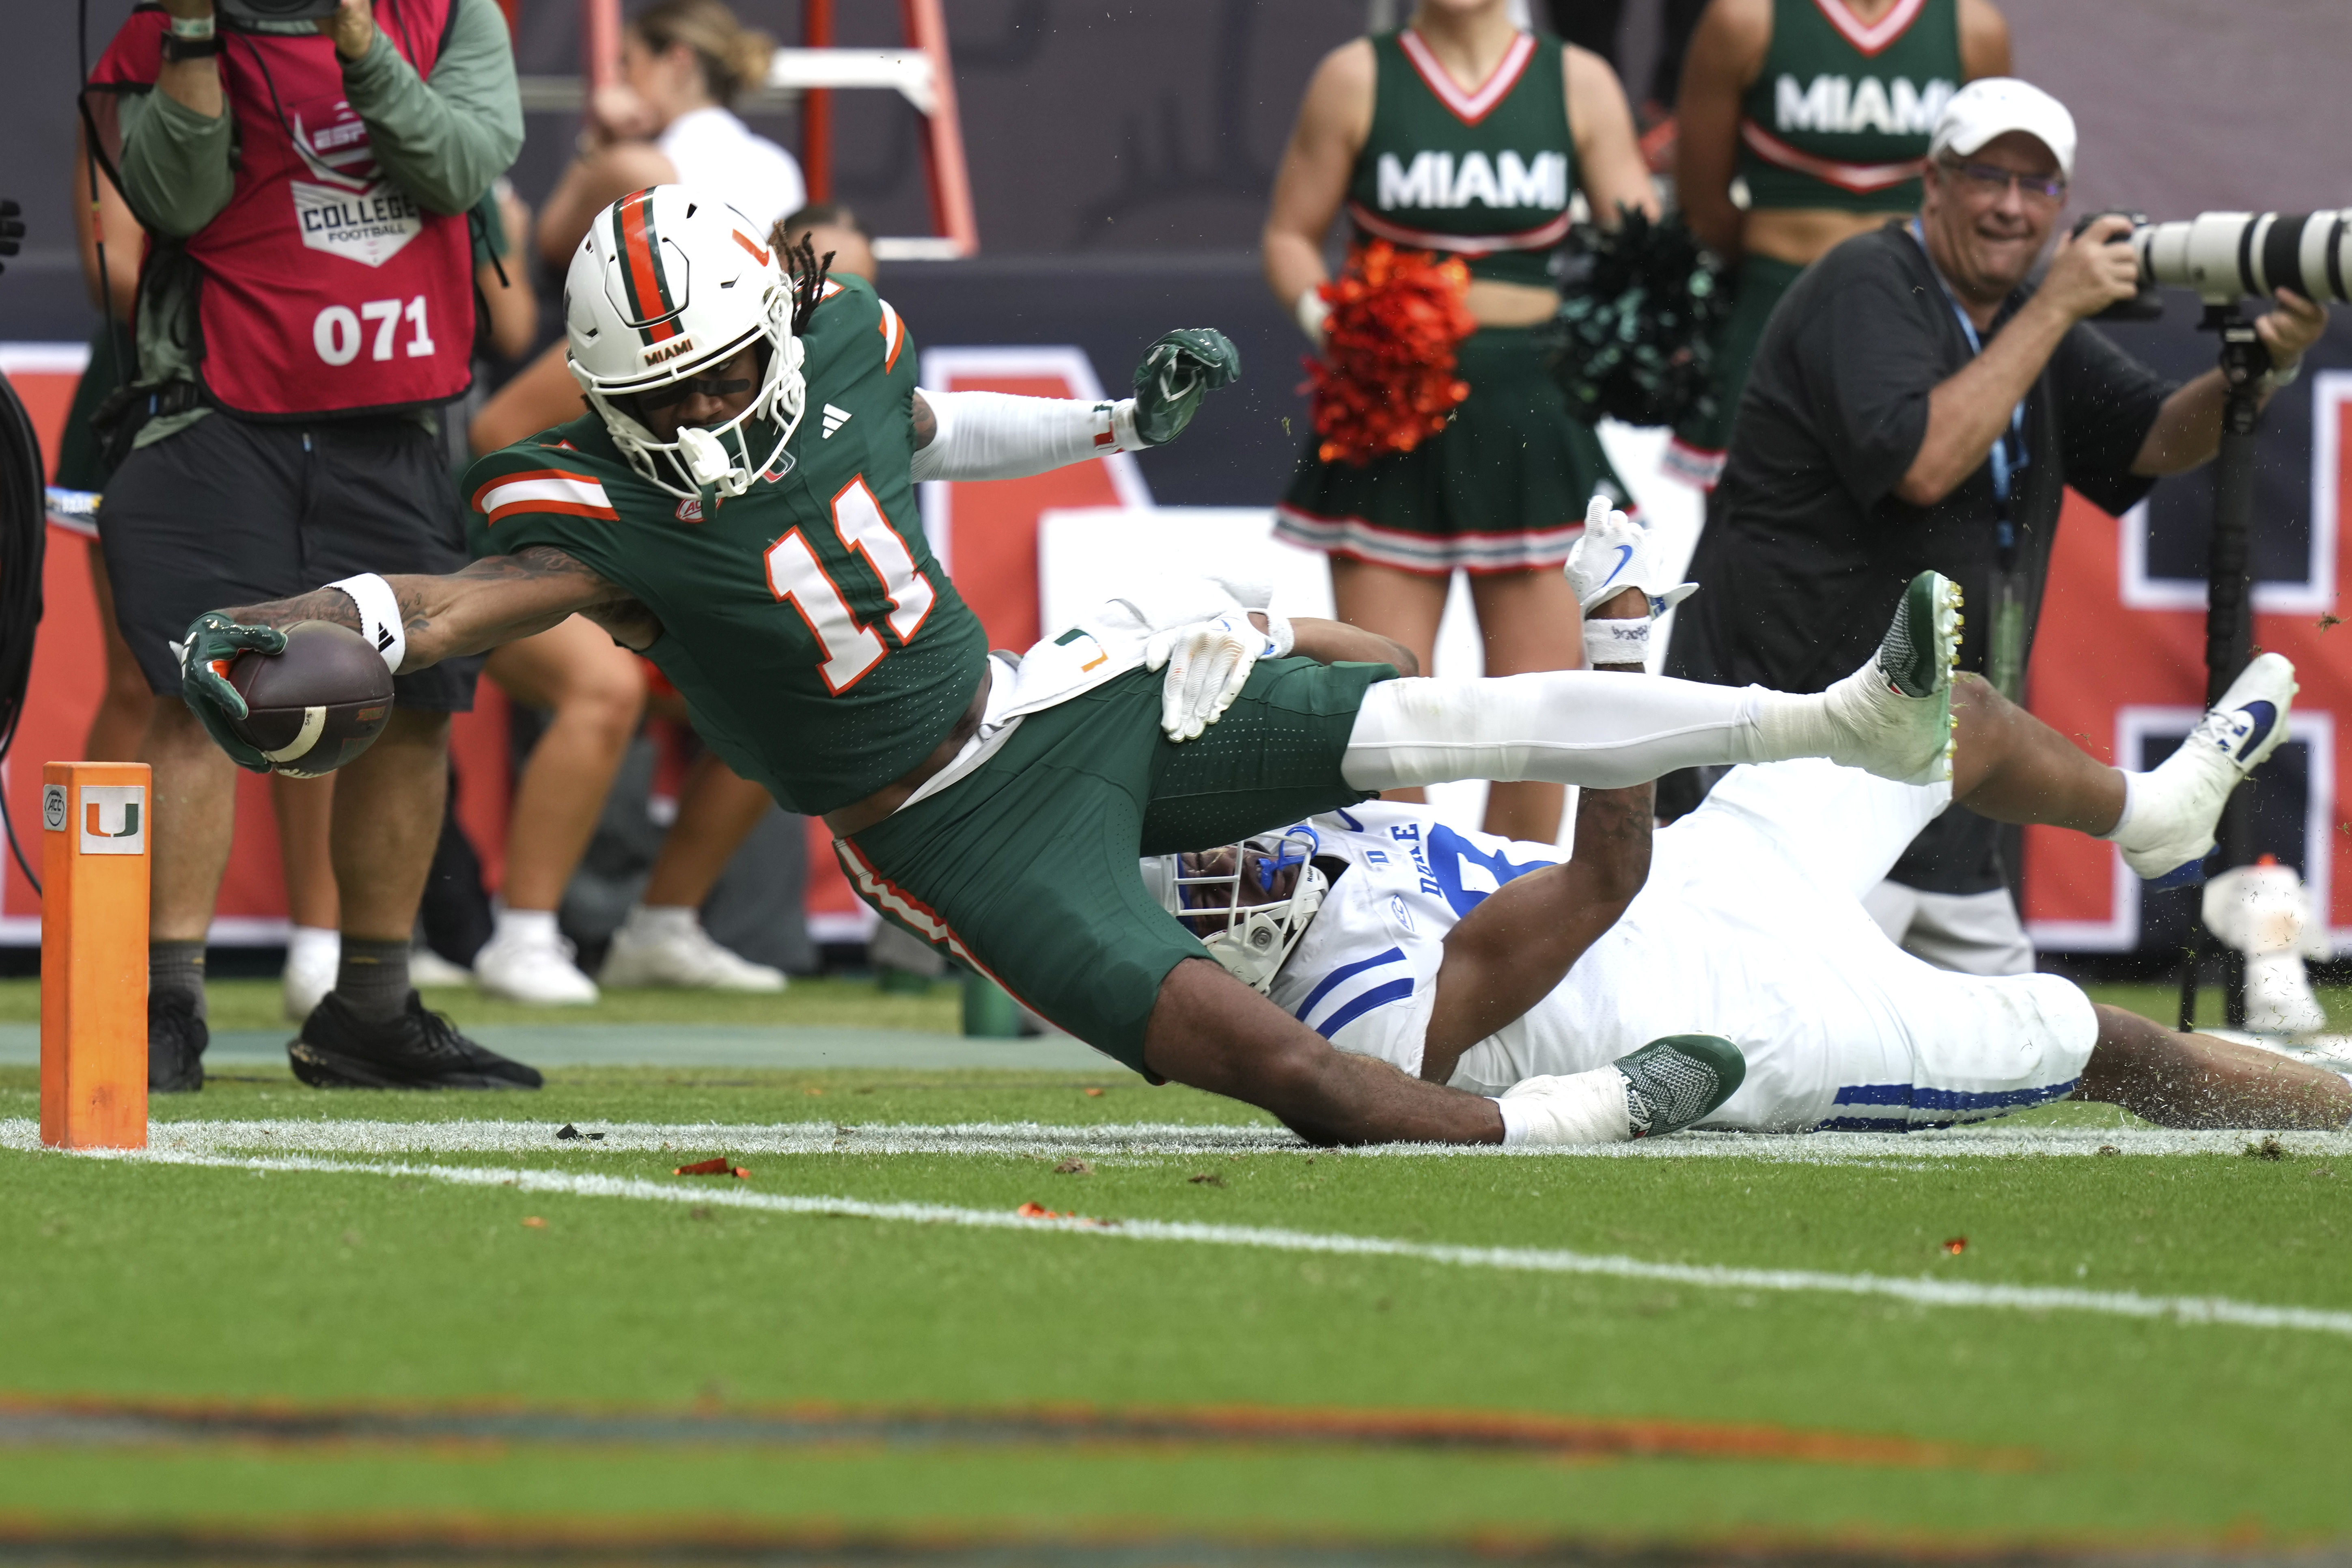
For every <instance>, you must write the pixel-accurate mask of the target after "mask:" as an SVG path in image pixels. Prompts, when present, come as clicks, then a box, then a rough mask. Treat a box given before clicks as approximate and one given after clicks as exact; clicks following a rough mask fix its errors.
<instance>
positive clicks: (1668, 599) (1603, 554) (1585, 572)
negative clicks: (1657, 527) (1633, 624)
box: [1568, 496, 1698, 620]
mask: <svg viewBox="0 0 2352 1568" xmlns="http://www.w3.org/2000/svg"><path fill="white" fill-rule="evenodd" d="M1656 550H1657V544H1656V540H1655V537H1654V535H1653V534H1652V533H1651V531H1650V530H1649V529H1648V527H1647V526H1645V525H1644V524H1642V523H1638V522H1635V521H1633V519H1632V518H1630V517H1627V516H1626V515H1625V514H1624V513H1623V512H1622V511H1619V510H1616V509H1614V508H1613V507H1612V506H1611V505H1610V504H1609V498H1608V497H1607V496H1594V497H1593V498H1592V504H1591V506H1589V507H1587V508H1585V511H1584V537H1583V538H1581V539H1580V540H1578V541H1577V542H1576V545H1575V548H1573V549H1571V550H1570V552H1568V581H1569V585H1570V587H1572V588H1574V589H1575V590H1576V603H1577V605H1578V607H1580V609H1582V610H1583V611H1584V613H1585V614H1586V615H1588V616H1589V615H1591V613H1592V610H1593V606H1595V605H1599V604H1600V603H1601V602H1602V601H1603V600H1605V599H1609V598H1612V597H1613V596H1615V595H1618V594H1621V593H1622V592H1624V591H1625V590H1626V589H1628V588H1639V589H1640V590H1641V591H1642V595H1643V597H1644V598H1646V599H1648V600H1649V601H1650V618H1651V619H1652V620H1656V619H1657V618H1658V617H1659V616H1663V615H1664V614H1665V613H1666V612H1667V611H1668V610H1670V609H1672V608H1674V607H1675V605H1679V604H1681V603H1682V602H1683V601H1684V600H1685V599H1687V598H1689V597H1690V596H1691V595H1693V594H1696V593H1697V592H1698V584H1696V583H1678V584H1669V583H1668V582H1667V581H1666V578H1667V574H1666V573H1665V572H1664V570H1663V569H1662V567H1661V566H1660V564H1659V563H1658V561H1657V559H1656Z"/></svg>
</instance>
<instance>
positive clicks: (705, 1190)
mask: <svg viewBox="0 0 2352 1568" xmlns="http://www.w3.org/2000/svg"><path fill="white" fill-rule="evenodd" d="M68 1157H69V1158H81V1159H100V1160H115V1161H120V1162H121V1163H126V1164H152V1165H193V1166H205V1167H215V1168H221V1169H227V1170H247V1171H265V1172H266V1171H284V1172H289V1173H319V1174H347V1175H376V1176H404V1177H409V1178H412V1179H416V1180H422V1181H429V1182H440V1183H444V1184H448V1185H451V1186H464V1187H512V1188H515V1189H517V1190H518V1191H520V1192H525V1193H545V1194H561V1195H563V1196H569V1197H593V1198H630V1199H635V1200H638V1201H641V1202H650V1203H668V1204H689V1205H702V1206H705V1207H712V1208H740V1209H751V1210H758V1211H761V1212H764V1213H770V1214H791V1215H825V1216H829V1217H835V1218H848V1219H870V1220H879V1221H883V1222H887V1223H898V1224H915V1225H945V1226H961V1227H965V1228H969V1229H974V1230H1025V1231H1042V1232H1049V1233H1054V1234H1057V1235H1062V1236H1071V1237H1088V1238H1095V1239H1102V1240H1113V1241H1157V1242H1187V1243H1191V1244H1193V1245H1195V1246H1209V1247H1250V1248H1254V1249H1258V1250H1264V1251H1271V1252H1294V1253H1318V1254H1323V1255H1326V1256H1338V1257H1349V1258H1404V1259H1407V1260H1410V1261H1413V1262H1421V1263H1437V1264H1444V1265H1447V1266H1450V1267H1454V1268H1493V1269H1501V1270H1506V1271H1510V1272H1516V1273H1534V1274H1582V1275H1595V1276H1600V1277H1602V1278H1606V1279H1643V1280H1655V1281H1658V1282H1661V1283H1666V1284H1674V1285H1687V1286H1691V1287H1694V1288H1696V1289H1710V1290H1769V1291H1775V1292H1782V1293H1803V1294H1821V1295H1838V1296H1877V1297H1885V1298H1891V1299H1893V1300H1899V1301H1908V1302H1911V1303H1912V1304H1914V1305H1916V1306H1922V1307H1979V1308H1988V1309H1992V1310H2008V1311H2025V1312H2053V1311H2055V1312H2090V1313H2095V1314H2098V1315H2101V1316H2105V1317H2114V1318H2141V1319H2154V1320H2158V1321H2167V1322H2174V1323H2199V1324H2206V1323H2221V1324H2228V1325H2230V1326H2232V1327H2237V1328H2250V1329H2289V1330H2294V1331H2302V1332H2308V1333H2322V1334H2335V1335H2339V1336H2341V1337H2344V1338H2347V1339H2352V1311H2336V1310H2325V1309H2320V1308H2313V1307H2273V1306H2265V1305H2263V1304H2261V1303H2259V1302H2252V1301H2238V1300H2231V1299H2229V1298H2227V1297H2221V1296H2143V1295H2141V1294H2139V1293H2138V1292H2137V1291H2127V1290H2077V1289H2064V1288H2061V1287H2053V1286H2030V1285H1979V1284H1971V1283H1968V1282H1965V1281H1959V1280H1941V1279H1897V1278H1895V1277H1893V1276H1889V1275H1881V1274H1826V1273H1819V1272H1815V1271H1813V1270H1811V1269H1797V1268H1723V1267H1718V1266H1714V1265H1706V1264H1683V1263H1651V1262H1645V1261H1643V1260H1642V1259H1640V1258H1622V1257H1612V1256H1607V1255H1601V1254H1594V1253H1584V1252H1568V1251H1563V1250H1559V1249H1554V1248H1544V1247H1448V1246H1444V1245H1437V1244H1430V1243H1424V1242H1413V1241H1399V1240H1392V1239H1390V1238H1387V1237H1370V1236H1347V1235H1340V1234H1332V1233H1326V1232H1315V1231H1300V1230H1285V1229H1279V1228H1275V1227H1270V1226H1230V1225H1196V1224H1189V1223H1184V1222H1181V1221H1169V1220H1142V1219H1138V1220H1118V1219H1094V1218H1089V1217H1086V1216H1081V1215H1053V1214H1046V1213H1045V1212H1044V1211H1037V1214H1036V1215H1035V1216H1034V1217H1033V1216H1032V1215H1029V1214H1024V1213H1016V1212H1014V1211H1012V1210H1008V1209H971V1208H958V1207H952V1206H950V1205H944V1204H907V1203H899V1204H877V1203H868V1202H866V1201H865V1200H863V1199H858V1198H845V1197H818V1196H799V1195H793V1194H781V1193H759V1192H745V1191H742V1190H740V1189H735V1188H731V1187H721V1186H715V1185H703V1184H696V1185H692V1186H679V1185H673V1184H662V1183H657V1182H648V1181H643V1180H639V1179H635V1178H625V1177H617V1176H588V1175H573V1174H571V1173H566V1172H560V1171H530V1170H499V1169H496V1168H493V1167H481V1166H477V1167H467V1166H462V1165H412V1164H404V1163H366V1164H361V1163H353V1162H346V1161H337V1160H320V1159H313V1158H308V1157H303V1156H277V1155H259V1156H255V1157H252V1158H246V1159H239V1158H236V1157H234V1156H229V1155H213V1154H192V1153H179V1152H172V1151H169V1150H146V1151H129V1152H126V1151H118V1150H89V1151H84V1152H80V1153H79V1154H76V1155H72V1156H68ZM1029 1206H1030V1207H1031V1208H1034V1205H1029Z"/></svg>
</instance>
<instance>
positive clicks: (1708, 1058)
mask: <svg viewBox="0 0 2352 1568" xmlns="http://www.w3.org/2000/svg"><path fill="white" fill-rule="evenodd" d="M1610 1065H1611V1066H1612V1067H1614V1068H1616V1069H1617V1071H1618V1073H1619V1074H1620V1075H1621V1076H1622V1077H1623V1079H1625V1111H1626V1116H1627V1119H1628V1120H1629V1121H1632V1122H1633V1136H1634V1137H1636V1138H1657V1137H1661V1136H1663V1135H1664V1134H1666V1133H1668V1132H1679V1131H1682V1130H1683V1129H1684V1128H1685V1127H1688V1126H1691V1125H1693V1124H1694V1123H1696V1122H1700V1121H1706V1119H1707V1118H1708V1117H1710V1116H1712V1115H1714V1114H1715V1113H1716V1111H1717V1109H1719V1108H1720V1107H1721V1106H1722V1104H1723V1102H1724V1101H1725V1100H1729V1099H1730V1098H1731V1096H1732V1093H1733V1091H1734V1090H1736V1089H1738V1087H1739V1084H1740V1080H1741V1079H1745V1078H1746V1077H1747V1076H1748V1058H1746V1057H1744V1056H1742V1055H1740V1054H1739V1047H1738V1046H1735V1045H1733V1044H1732V1043H1731V1042H1730V1041H1729V1040H1727V1039H1725V1038H1724V1037H1722V1036H1721V1035H1667V1036H1665V1037H1663V1038H1660V1039H1655V1040H1652V1041H1651V1042H1650V1043H1649V1044H1648V1045H1646V1046H1643V1047H1642V1048H1641V1049H1640V1050H1638V1051H1634V1052H1633V1053H1632V1054H1630V1055H1627V1056H1622V1057H1619V1058H1617V1059H1616V1061H1614V1062H1612V1064H1610Z"/></svg>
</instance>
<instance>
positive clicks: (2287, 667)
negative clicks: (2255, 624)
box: [2110, 653, 2299, 887]
mask: <svg viewBox="0 0 2352 1568" xmlns="http://www.w3.org/2000/svg"><path fill="white" fill-rule="evenodd" d="M2298 689H2299V688H2298V687H2297V686H2296V685H2295V683H2294V664H2293V663H2291V662H2290V661H2289V660H2288V659H2287V658H2286V657H2285V656H2284V654H2275V653H2266V654H2264V655H2263V656H2262V657H2261V658H2258V659H2256V660H2254V661H2253V663H2252V664H2250V665H2248V666H2246V668H2245V671H2244V673H2242V674H2241V675H2240V676H2239V677H2238V679H2235V680H2233V681H2231V683H2230V689H2229V690H2227V691H2225V692H2223V693H2222V694H2221V701H2219V702H2217V703H2215V704H2214V705H2213V707H2212V708H2211V709H2210V710H2208V711H2207V712H2206V715H2205V717H2204V718H2202V719H2200V720H2199V721H2198V723H2197V728H2195V729H2194V730H2191V731H2189V739H2187V740H2186V741H2183V742H2181V743H2180V749H2179V751H2177V752H2173V753H2172V755H2170V756H2168V757H2167V758H2165V759H2164V761H2162V762H2161V763H2158V764H2157V765H2156V766H2155V767H2154V768H2152V769H2150V770H2149V771H2148V772H2147V773H2142V774H2140V775H2139V776H2138V778H2137V780H2136V781H2135V787H2134V788H2133V791H2132V796H2131V815H2130V819H2129V820H2128V821H2126V823H2125V824H2124V825H2123V826H2121V827H2120V828H2118V829H2117V830H2116V832H2115V833H2114V834H2112V835H2111V836H2110V837H2113V838H2114V839H2115V841H2116V847H2118V848H2120V849H2122V850H2123V852H2124V864H2125V865H2126V866H2129V867H2130V868H2132V871H2133V873H2134V874H2135V875H2137V876H2139V877H2143V878H2146V879H2148V880H2149V881H2152V882H2155V883H2157V884H2158V886H2161V887H2171V886H2178V885H2179V884H2182V883H2186V882H2191V881H2194V880H2196V878H2197V874H2198V870H2199V868H2200V867H2201V866H2202V865H2203V863H2204V859H2205V857H2206V856H2208V855H2210V854H2211V853H2212V852H2213V826H2214V824H2216V823H2217V822H2219V821H2221V807H2222V806H2223V805H2225V804H2226V803H2227V802H2228V800H2229V798H2230V792H2231V790H2233V789H2235V788H2237V787H2238V785H2239V784H2240V782H2241V781H2242V780H2243V779H2244V778H2245V776H2246V775H2247V774H2248V773H2252V772H2253V771H2254V769H2255V768H2257V767H2259V766H2261V765H2262V764H2263V763H2264V762H2265V761H2267V760H2268V759H2269V757H2270V754H2271V753H2272V752H2275V751H2277V750H2278V749H2279V744H2280V742H2283V741H2284V740H2285V739H2286V733H2287V714H2288V710H2290V709H2292V708H2293V707H2294V694H2295V692H2296V691H2297V690H2298Z"/></svg>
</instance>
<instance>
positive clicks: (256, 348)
mask: <svg viewBox="0 0 2352 1568" xmlns="http://www.w3.org/2000/svg"><path fill="white" fill-rule="evenodd" d="M455 4H456V0H396V3H394V0H379V4H378V5H377V6H376V9H375V25H376V30H377V31H379V32H381V33H382V34H383V35H384V37H386V38H387V39H389V40H390V41H391V43H392V45H393V47H394V48H396V49H398V50H399V52H400V54H401V56H402V57H403V58H405V59H406V60H407V61H408V63H409V64H410V65H411V66H413V67H415V70H416V74H417V75H418V76H420V77H429V76H430V75H431V74H432V71H433V62H434V60H435V59H436V58H437V57H438V55H439V53H440V47H441V41H442V38H443V37H444V35H445V34H446V31H447V29H448V25H449V16H450V11H451V9H452V7H453V6H454V5H455ZM165 26H166V23H165V18H164V16H163V13H162V12H161V11H160V10H152V11H151V10H148V9H145V8H143V7H142V9H141V10H139V11H137V12H135V13H133V15H132V16H131V18H130V20H129V21H127V22H125V23H124V24H123V26H122V30H121V32H120V33H118V34H116V35H115V38H114V42H113V44H112V46H111V47H109V48H108V50H107V52H106V56H105V58H103V59H101V60H100V62H99V65H98V68H97V70H96V71H94V72H92V73H91V79H92V81H93V83H94V84H96V85H101V86H102V85H105V84H108V83H145V84H149V85H152V83H153V82H154V80H155V78H156V74H157V72H158V71H159V70H160V69H161V68H162V61H163V54H162V48H163V45H162V40H163V32H164V28H165ZM222 36H223V37H225V38H226V44H227V47H226V48H225V49H224V50H223V51H222V52H221V54H220V55H219V56H218V57H216V58H217V59H218V60H219V63H220V68H221V82H222V86H223V88H224V89H226V94H227V99H228V107H229V112H230V113H231V114H233V115H235V116H236V148H237V153H236V193H235V194H234V195H232V196H231V197H230V198H229V204H228V205H227V206H226V207H225V208H223V209H222V210H221V213H220V215H219V216H217V217H215V218H214V219H213V221H212V222H211V223H209V224H206V225H205V227H204V228H203V229H202V230H201V231H199V232H198V233H197V234H195V235H194V236H193V237H190V238H189V240H188V241H187V251H188V255H189V256H190V258H193V259H194V261H195V263H196V265H197V266H198V268H200V269H201V271H202V274H203V279H204V280H203V284H202V287H201V288H200V289H199V291H198V320H199V321H200V323H201V324H202V327H203V331H204V355H203V360H202V363H200V365H199V367H198V372H197V374H199V375H200V376H201V377H202V379H203V382H204V387H205V392H206V393H207V395H209V396H210V398H211V400H212V401H213V402H214V403H215V404H218V405H220V406H222V407H224V408H226V409H228V410H230V411H231V412H233V413H237V414H244V415H247V416H257V417H260V418H264V419H268V418H298V417H302V416H313V415H319V414H362V413H383V412H390V411H393V410H395V409H401V408H408V407H413V406H415V405H418V404H426V403H439V402H442V401H445V400H446V399H448V398H452V397H455V396H457V395H459V394H460V393H462V392H464V391H465V390H466V388H467V385H468V384H470V383H471V381H472V379H473V363H472V362H473V346H474V282H473V247H472V243H471V239H470V237H469V236H468V234H467V226H466V217H465V215H464V214H462V213H461V214H457V215H455V216H445V215H443V214H439V213H429V212H426V211H425V209H424V208H423V207H421V206H420V205H417V202H416V200H415V197H413V196H411V195H409V194H408V193H407V192H406V191H404V190H403V189H401V188H400V186H399V185H398V184H394V182H393V181H392V179H391V178H390V177H389V176H387V175H385V174H382V173H380V172H379V171H378V170H377V168H376V164H375V159H374V156H373V153H372V151H371V150H370V147H369V144H368V128H367V125H366V123H365V122H364V121H362V120H361V119H360V117H359V116H358V115H357V114H356V113H354V112H353V111H352V107H351V105H350V104H349V103H347V102H345V101H344V99H343V79H342V69H341V65H340V63H339V62H338V61H337V59H336V58H335V47H334V44H333V43H332V42H331V40H330V39H328V38H326V37H278V36H276V35H273V34H259V33H243V32H231V31H229V30H228V29H226V28H223V29H222Z"/></svg>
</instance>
